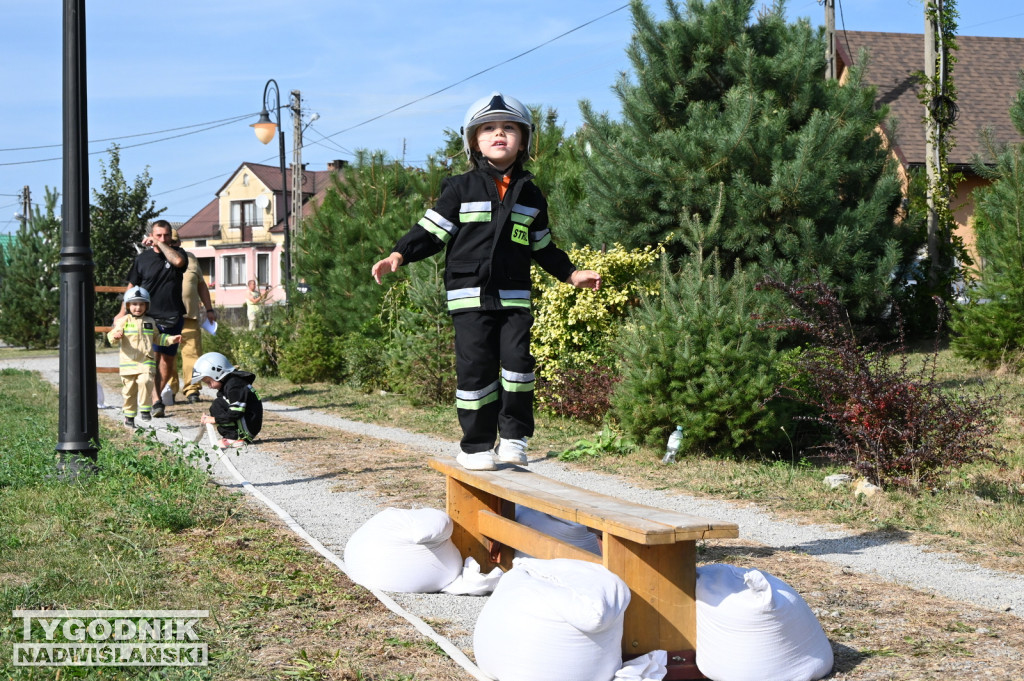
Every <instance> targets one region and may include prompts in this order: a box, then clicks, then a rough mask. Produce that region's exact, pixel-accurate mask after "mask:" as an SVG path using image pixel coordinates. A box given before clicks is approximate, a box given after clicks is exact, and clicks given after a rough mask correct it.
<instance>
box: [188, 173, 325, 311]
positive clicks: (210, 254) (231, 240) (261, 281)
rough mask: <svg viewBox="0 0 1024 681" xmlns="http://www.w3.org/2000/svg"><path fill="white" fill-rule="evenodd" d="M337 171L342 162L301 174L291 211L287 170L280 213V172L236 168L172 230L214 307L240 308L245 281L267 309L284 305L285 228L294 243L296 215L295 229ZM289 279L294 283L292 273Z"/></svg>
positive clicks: (289, 181) (243, 302)
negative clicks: (195, 263)
mask: <svg viewBox="0 0 1024 681" xmlns="http://www.w3.org/2000/svg"><path fill="white" fill-rule="evenodd" d="M343 166H344V161H334V162H332V163H329V164H328V166H327V169H326V170H308V169H304V170H303V172H302V202H301V205H299V206H298V207H296V208H293V207H292V205H291V204H292V199H291V188H292V170H291V169H288V170H287V171H286V173H285V197H284V199H283V200H284V201H285V202H287V210H286V207H285V204H284V203H282V192H281V170H280V168H279V167H278V166H268V165H264V164H261V163H249V162H245V163H242V164H241V165H240V166H238V168H237V169H236V170H235V171H234V172H233V173H231V175H230V176H229V177H228V179H227V181H226V182H225V183H224V184H223V185H222V186H221V187H220V189H218V190H217V194H216V198H214V199H213V200H212V201H211V202H210V203H208V204H207V205H206V206H204V207H203V208H202V209H201V210H200V211H199V212H198V213H196V214H195V215H193V216H192V217H191V218H189V219H188V220H187V221H186V222H185V223H183V224H182V225H181V227H179V228H178V235H179V237H180V238H181V245H182V247H183V248H185V250H188V251H191V252H192V253H194V254H195V256H196V258H197V259H198V260H199V266H200V268H201V269H202V271H203V276H204V277H205V278H206V283H207V285H208V286H209V287H210V293H211V295H213V296H214V300H215V302H216V304H217V306H219V307H227V308H231V307H241V306H242V305H244V304H245V293H246V291H247V288H248V287H247V283H248V281H249V280H250V279H254V280H256V282H257V284H258V285H259V288H260V290H261V291H267V292H268V294H269V295H268V300H269V301H270V302H271V303H282V302H285V301H286V300H287V291H286V289H285V287H284V286H283V285H282V284H283V282H284V269H285V268H284V240H285V239H284V235H285V228H286V225H287V228H288V229H290V230H292V231H291V235H292V240H294V235H295V231H294V230H295V222H296V221H295V218H296V213H298V215H299V216H300V220H299V222H300V224H301V219H302V218H304V217H306V216H309V215H312V212H313V208H314V206H316V205H318V204H319V203H320V201H321V200H322V199H323V196H324V194H325V193H326V191H327V189H328V188H329V187H330V186H331V182H332V175H334V174H335V173H336V172H340V171H341V168H342V167H343ZM286 215H287V219H285V216H286ZM292 261H293V262H294V257H293V258H292ZM292 276H293V278H294V279H296V280H297V279H298V275H297V273H296V272H295V271H294V267H293V271H292Z"/></svg>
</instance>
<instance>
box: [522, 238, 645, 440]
mask: <svg viewBox="0 0 1024 681" xmlns="http://www.w3.org/2000/svg"><path fill="white" fill-rule="evenodd" d="M664 250H665V247H664V245H663V244H657V245H654V246H647V247H644V248H642V249H635V250H628V249H625V248H623V247H622V246H621V245H619V244H615V245H614V246H613V247H612V248H610V249H608V250H605V251H600V250H596V249H594V248H591V247H589V246H583V247H580V248H575V249H572V250H570V251H569V258H570V259H571V260H572V262H573V263H574V264H575V265H576V266H577V267H579V268H580V269H592V270H595V271H597V272H598V273H600V275H601V289H600V290H597V291H593V290H591V289H578V288H574V287H572V286H567V285H566V284H563V283H561V282H558V281H555V280H554V279H553V278H551V277H550V276H548V275H547V274H546V273H544V271H543V270H541V269H540V268H537V267H535V268H534V270H535V271H534V272H533V301H534V305H533V315H534V320H535V321H534V325H533V331H532V344H531V349H532V351H533V355H534V357H536V358H537V370H538V373H539V375H540V376H539V378H540V382H539V388H538V392H537V400H538V402H539V404H540V405H541V407H543V408H545V409H547V410H549V411H553V412H555V413H560V414H564V415H569V416H579V417H582V418H585V419H586V420H590V421H594V420H596V421H600V419H601V416H603V414H604V412H605V411H607V397H608V394H607V393H608V392H610V391H609V390H608V387H609V386H610V380H609V379H610V378H611V377H610V375H609V374H611V373H614V371H613V369H614V365H615V357H616V355H617V353H615V352H614V343H615V338H616V336H617V335H618V332H619V328H620V327H621V325H622V324H623V322H624V320H625V318H626V316H627V313H628V311H629V310H630V309H631V308H632V307H634V306H635V305H637V304H638V303H639V301H640V297H641V296H642V295H645V296H652V295H657V293H658V279H657V277H656V276H654V267H653V265H654V263H655V262H656V261H657V260H658V258H659V257H660V256H661V254H662V253H663V252H664ZM581 381H582V383H583V386H576V387H577V388H578V389H574V387H573V385H575V384H577V383H580V382H581ZM588 384H596V385H598V386H604V387H603V388H601V389H600V390H598V391H594V390H589V389H588V388H587V385H588ZM595 392H597V393H602V394H595ZM580 399H584V400H593V401H594V402H593V403H592V404H589V405H581V404H574V403H576V402H578V401H579V400H580Z"/></svg>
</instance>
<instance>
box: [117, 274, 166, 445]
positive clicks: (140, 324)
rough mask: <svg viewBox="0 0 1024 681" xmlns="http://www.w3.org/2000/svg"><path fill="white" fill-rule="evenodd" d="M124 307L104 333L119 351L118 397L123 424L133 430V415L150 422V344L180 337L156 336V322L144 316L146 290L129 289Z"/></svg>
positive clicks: (152, 373) (152, 359)
mask: <svg viewBox="0 0 1024 681" xmlns="http://www.w3.org/2000/svg"><path fill="white" fill-rule="evenodd" d="M124 307H125V310H126V311H127V312H128V314H126V315H125V316H123V317H120V318H119V319H115V320H114V326H113V328H111V329H110V332H109V333H108V334H107V338H108V339H109V340H110V342H111V343H114V342H115V341H117V342H118V344H119V346H120V348H121V363H120V369H119V370H118V374H120V376H121V395H122V396H123V397H124V406H123V411H124V425H126V426H127V427H129V428H134V427H135V416H136V415H138V417H139V419H140V420H142V421H151V420H152V417H151V416H150V410H151V408H152V405H153V383H154V382H155V379H156V358H155V357H154V356H153V346H154V345H173V344H174V343H178V342H180V341H181V336H180V335H178V336H169V335H167V334H165V333H160V331H159V329H157V326H156V320H154V319H153V318H152V317H149V316H147V315H146V312H147V311H148V310H149V291H147V290H146V289H144V288H142V287H141V286H132V287H131V288H129V289H128V290H127V291H125V294H124Z"/></svg>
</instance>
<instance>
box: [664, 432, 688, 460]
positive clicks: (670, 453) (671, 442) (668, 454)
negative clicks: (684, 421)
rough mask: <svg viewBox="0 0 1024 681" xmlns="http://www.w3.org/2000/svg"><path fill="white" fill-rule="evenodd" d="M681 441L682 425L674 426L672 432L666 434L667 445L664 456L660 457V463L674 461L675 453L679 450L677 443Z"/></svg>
mask: <svg viewBox="0 0 1024 681" xmlns="http://www.w3.org/2000/svg"><path fill="white" fill-rule="evenodd" d="M682 442H683V427H682V426H676V429H675V430H674V431H672V434H671V435H669V436H668V446H666V447H665V456H663V457H661V462H662V463H675V462H676V454H677V453H678V452H679V445H680V444H682Z"/></svg>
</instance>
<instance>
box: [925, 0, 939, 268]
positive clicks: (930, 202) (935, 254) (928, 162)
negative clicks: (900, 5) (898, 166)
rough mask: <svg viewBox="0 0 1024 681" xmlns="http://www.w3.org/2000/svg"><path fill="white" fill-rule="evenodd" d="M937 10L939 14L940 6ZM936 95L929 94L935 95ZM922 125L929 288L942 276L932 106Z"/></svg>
mask: <svg viewBox="0 0 1024 681" xmlns="http://www.w3.org/2000/svg"><path fill="white" fill-rule="evenodd" d="M929 4H930V3H928V2H926V3H925V4H924V76H925V78H926V79H927V81H928V87H929V88H934V83H935V35H936V32H937V30H936V29H937V26H936V25H935V24H936V17H933V16H929V13H928V5H929ZM939 11H940V12H941V11H942V10H941V5H940V9H939ZM935 94H936V93H934V92H933V93H932V95H933V96H934V95H935ZM924 120H925V124H924V145H925V146H924V150H925V151H924V158H925V162H924V164H925V170H926V172H927V176H928V189H927V192H926V194H925V196H926V203H927V206H928V259H929V261H930V262H931V265H930V267H929V268H928V284H929V286H931V287H935V286H937V285H938V282H939V278H940V275H941V271H942V268H941V263H940V262H939V259H940V257H941V254H940V250H939V214H938V211H937V210H936V209H935V188H936V187H937V186H938V185H939V182H940V180H941V178H940V176H939V174H940V173H941V172H942V169H941V168H940V167H939V156H938V155H939V145H938V141H939V140H938V136H939V124H938V121H936V120H935V115H934V112H933V111H932V109H931V107H929V106H927V105H925V119H924Z"/></svg>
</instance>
